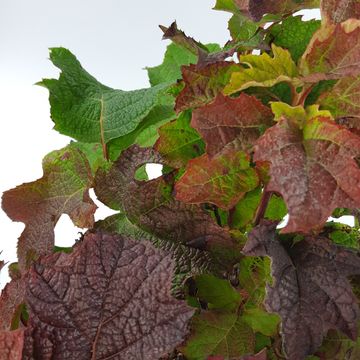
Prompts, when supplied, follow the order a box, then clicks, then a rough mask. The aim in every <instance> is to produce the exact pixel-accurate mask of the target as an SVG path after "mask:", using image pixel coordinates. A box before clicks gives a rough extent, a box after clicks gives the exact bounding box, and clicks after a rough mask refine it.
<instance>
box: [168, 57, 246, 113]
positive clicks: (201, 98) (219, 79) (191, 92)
mask: <svg viewBox="0 0 360 360" xmlns="http://www.w3.org/2000/svg"><path fill="white" fill-rule="evenodd" d="M239 70H240V66H239V65H237V64H235V63H232V62H225V61H222V62H216V63H214V64H209V65H207V66H205V67H199V66H197V65H190V66H183V67H182V68H181V72H182V77H183V80H184V82H185V88H184V89H183V90H182V91H181V93H180V94H179V95H178V97H177V98H176V104H175V110H176V112H180V111H184V110H186V109H188V108H196V107H199V106H202V105H205V104H206V103H209V102H211V101H212V100H213V99H214V98H215V97H216V95H218V94H219V92H221V91H222V90H223V89H224V87H225V86H226V85H227V83H228V82H229V80H230V77H231V74H232V73H233V72H234V71H239Z"/></svg>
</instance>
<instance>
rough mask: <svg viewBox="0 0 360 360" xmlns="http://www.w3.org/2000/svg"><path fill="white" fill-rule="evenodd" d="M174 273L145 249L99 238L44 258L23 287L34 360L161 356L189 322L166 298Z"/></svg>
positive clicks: (166, 260)
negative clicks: (25, 294)
mask: <svg viewBox="0 0 360 360" xmlns="http://www.w3.org/2000/svg"><path fill="white" fill-rule="evenodd" d="M173 266H174V264H173V261H172V260H171V257H170V256H169V255H167V254H166V253H164V252H162V251H159V250H156V249H154V248H153V247H152V246H151V245H150V244H149V243H147V242H141V243H139V242H137V241H133V240H131V239H130V238H127V237H124V236H119V235H108V234H106V233H102V232H96V233H91V232H90V233H87V235H85V238H84V239H83V240H82V242H81V243H80V244H79V245H77V246H76V247H75V248H74V251H73V252H72V253H71V254H63V253H56V254H53V255H51V256H48V257H45V258H42V259H41V260H40V262H39V263H38V264H36V266H35V267H34V268H32V269H31V271H30V274H29V281H28V285H27V302H28V304H29V311H30V324H31V326H32V328H33V329H34V331H33V335H32V337H33V341H34V355H35V358H39V359H40V358H44V357H52V358H56V359H74V358H77V359H79V360H80V359H89V358H90V357H91V358H92V359H104V358H108V357H111V358H119V359H120V358H121V359H135V358H141V359H144V360H145V359H148V360H153V359H157V358H159V357H160V356H162V355H165V354H166V353H167V352H169V351H171V350H172V349H173V348H174V347H175V346H177V345H178V344H180V343H181V342H182V341H183V339H184V337H185V335H186V334H187V331H188V321H189V319H190V318H191V316H192V315H193V310H191V309H190V308H189V307H188V306H187V305H186V304H185V302H183V301H179V300H176V299H174V298H173V297H172V296H171V294H170V287H171V280H172V275H173ZM79 299H81V301H79ZM159 334H161V336H159ZM44 345H46V346H44Z"/></svg>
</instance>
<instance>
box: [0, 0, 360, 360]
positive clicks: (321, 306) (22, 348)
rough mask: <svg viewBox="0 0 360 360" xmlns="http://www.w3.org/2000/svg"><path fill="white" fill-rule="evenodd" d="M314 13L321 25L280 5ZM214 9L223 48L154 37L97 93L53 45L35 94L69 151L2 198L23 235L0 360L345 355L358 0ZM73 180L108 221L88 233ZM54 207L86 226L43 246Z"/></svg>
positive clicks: (3, 319)
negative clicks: (144, 84) (75, 235)
mask: <svg viewBox="0 0 360 360" xmlns="http://www.w3.org/2000/svg"><path fill="white" fill-rule="evenodd" d="M316 7H320V8H321V13H322V20H321V21H316V20H310V21H303V20H302V18H301V16H298V15H296V14H295V12H296V11H298V10H301V9H307V8H316ZM215 9H216V10H223V11H227V12H229V13H231V18H230V20H229V25H228V28H229V32H230V36H231V39H230V40H229V42H228V43H227V44H226V45H225V46H224V47H221V46H219V45H217V44H206V45H204V44H202V43H201V42H199V41H197V40H195V39H193V38H192V37H190V36H188V35H187V34H186V33H185V32H183V31H182V30H180V29H179V28H178V26H177V24H176V23H173V24H171V25H170V26H169V27H165V26H161V29H162V31H163V33H164V35H163V38H164V39H167V40H170V41H171V44H170V45H169V46H168V48H167V50H166V53H165V57H164V61H163V63H162V64H160V65H158V66H155V67H152V68H147V71H148V75H149V82H150V84H151V86H150V87H149V88H146V89H140V90H133V91H123V90H116V89H112V88H109V87H107V86H105V85H103V84H101V83H99V82H98V81H97V80H96V79H95V78H94V77H93V76H91V75H90V74H89V73H88V72H87V71H86V70H85V69H83V67H82V66H81V64H80V62H79V60H77V59H76V57H75V56H74V55H73V54H72V53H71V52H70V51H69V50H67V49H64V48H53V49H51V51H50V59H51V61H52V62H53V64H54V65H55V66H57V67H58V68H59V69H60V76H59V79H44V80H42V81H41V82H40V83H39V84H40V85H42V86H44V87H46V88H47V89H48V90H49V94H50V96H49V101H50V105H51V118H52V120H53V122H54V124H55V127H54V129H55V130H57V131H59V132H60V133H62V134H65V135H67V136H70V137H71V138H72V139H73V140H72V141H71V143H70V144H69V145H68V146H66V147H65V148H63V149H60V150H56V151H54V152H52V153H50V154H48V155H47V156H46V157H45V158H44V161H43V172H44V174H43V176H42V177H41V178H40V179H38V180H36V181H33V182H30V183H26V184H22V185H20V186H18V187H16V188H14V189H12V190H9V191H6V192H5V193H4V195H3V199H2V208H3V209H4V211H5V212H6V213H7V214H8V216H9V217H10V218H11V219H12V220H14V221H20V222H23V223H24V224H25V228H24V231H23V233H22V234H21V236H20V238H19V241H18V263H14V264H11V265H10V266H9V273H10V276H11V281H10V282H9V284H7V285H6V287H5V288H4V290H3V291H2V293H1V296H0V358H1V359H3V360H19V359H36V360H37V359H40V360H42V359H49V358H51V359H54V360H61V359H70V360H77V359H90V358H91V359H93V360H95V359H105V358H106V359H110V358H111V359H129V360H132V359H134V360H135V359H149V360H150V359H151V360H152V359H162V360H171V359H188V360H211V359H212V360H229V359H233V360H235V359H237V360H280V359H283V358H287V359H290V360H305V359H307V360H315V359H322V360H332V359H337V360H343V359H344V358H347V359H354V360H355V359H357V358H358V357H359V353H360V345H359V344H360V336H359V335H358V328H359V324H360V312H359V307H358V300H359V299H358V297H359V294H360V282H359V280H360V277H359V275H360V258H359V254H358V251H359V249H360V243H359V240H360V233H359V231H360V229H359V208H360V168H359V163H360V162H359V159H360V122H359V118H360V111H359V109H360V103H359V96H358V94H359V91H360V90H359V88H360V80H359V79H360V66H359V64H360V5H359V1H355V0H344V1H343V0H341V1H340V0H329V1H319V0H303V1H302V0H296V1H295V0H281V1H273V0H267V1H255V0H246V1H243V0H217V1H216V4H215ZM253 50H257V51H258V52H254V51H253ZM151 163H158V164H161V165H163V174H162V176H160V177H158V178H156V179H153V180H149V179H148V176H147V173H146V169H145V165H146V164H151ZM90 189H94V191H95V194H96V196H97V199H98V200H99V201H101V202H102V203H103V204H105V205H106V206H108V207H110V208H112V209H114V210H116V211H117V213H116V214H114V215H112V216H110V217H108V218H106V219H103V220H101V221H98V222H96V223H94V213H95V211H96V205H95V203H94V202H93V200H92V199H91V197H90V195H89V194H90V193H89V191H90ZM63 214H67V215H69V217H70V219H71V220H72V221H73V223H74V225H76V226H79V227H82V228H86V229H88V230H87V231H86V232H85V234H84V235H83V236H82V237H81V239H79V240H77V241H75V242H74V245H73V247H71V248H59V247H56V246H55V244H54V228H55V226H56V223H57V221H58V220H59V218H60V217H61V216H62V215H63ZM342 214H346V215H353V216H355V226H353V227H350V226H347V225H345V224H341V223H334V222H333V221H331V219H330V217H331V216H334V217H337V218H339V217H340V216H341V215H342ZM284 219H287V222H286V224H285V225H284V226H281V230H280V229H278V228H279V226H278V225H279V223H280V222H283V221H284ZM340 221H341V218H340ZM4 260H6V259H4ZM4 260H1V261H0V270H2V271H4V269H3V267H4V266H5V261H4Z"/></svg>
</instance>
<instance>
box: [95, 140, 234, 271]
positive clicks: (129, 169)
mask: <svg viewBox="0 0 360 360" xmlns="http://www.w3.org/2000/svg"><path fill="white" fill-rule="evenodd" d="M146 163H163V160H162V159H161V157H160V155H159V154H158V153H157V152H156V151H154V150H152V149H149V148H148V149H145V148H139V147H138V146H136V145H134V146H132V147H130V148H129V149H127V150H126V151H124V152H123V153H122V154H121V156H120V157H119V159H118V160H117V161H116V162H115V163H114V165H113V166H112V168H111V169H110V171H109V172H107V173H105V172H102V171H100V172H99V173H98V175H97V177H96V184H95V192H96V195H97V196H98V198H99V200H100V201H102V202H103V203H104V204H106V205H107V206H109V207H111V208H113V209H121V210H122V211H123V212H124V213H125V214H126V216H127V217H128V218H129V220H130V221H131V222H133V223H134V224H136V225H137V226H139V227H140V228H142V229H144V230H146V231H148V232H150V233H152V234H154V235H155V236H157V237H159V238H161V239H165V240H167V241H170V242H175V243H177V242H180V243H182V244H184V245H187V246H190V247H194V248H198V249H202V250H209V251H210V252H211V253H213V256H214V261H215V262H216V263H219V265H221V266H225V267H231V265H232V264H233V263H234V261H236V259H238V258H239V253H238V252H237V250H236V249H237V244H236V241H235V240H233V239H232V238H231V236H230V234H229V232H228V231H227V230H226V229H224V228H222V227H220V226H219V225H217V224H216V223H215V222H214V220H213V219H212V218H211V216H210V214H209V213H207V212H206V211H205V210H204V209H203V208H201V207H200V206H197V205H189V204H185V203H183V202H180V201H177V200H175V199H174V198H173V196H172V191H173V183H174V178H173V175H174V174H172V173H170V174H168V175H165V176H161V177H159V178H157V179H154V180H150V181H147V182H144V181H142V182H141V181H137V180H136V179H135V178H134V174H135V172H136V169H137V168H139V167H140V166H142V165H144V164H146ZM225 259H226V260H225Z"/></svg>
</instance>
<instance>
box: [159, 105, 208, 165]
mask: <svg viewBox="0 0 360 360" xmlns="http://www.w3.org/2000/svg"><path fill="white" fill-rule="evenodd" d="M190 121H191V112H189V111H186V112H183V113H181V114H180V115H179V118H178V119H176V120H174V121H171V122H169V123H167V124H165V125H163V126H162V127H161V128H160V129H159V139H158V140H157V142H156V144H155V146H154V148H155V149H156V150H157V151H158V152H159V153H160V154H161V156H162V157H163V158H164V161H165V162H166V163H167V164H168V165H169V166H171V167H173V168H175V169H177V168H181V167H184V166H185V165H186V164H187V162H188V161H189V160H190V159H193V158H196V157H198V156H200V155H202V154H203V153H204V150H205V144H204V142H203V141H202V139H201V137H200V135H199V133H198V132H197V131H196V130H195V129H193V128H192V127H191V126H190Z"/></svg>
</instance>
